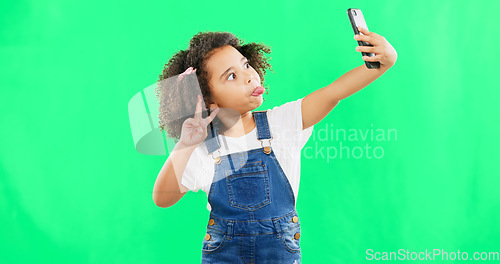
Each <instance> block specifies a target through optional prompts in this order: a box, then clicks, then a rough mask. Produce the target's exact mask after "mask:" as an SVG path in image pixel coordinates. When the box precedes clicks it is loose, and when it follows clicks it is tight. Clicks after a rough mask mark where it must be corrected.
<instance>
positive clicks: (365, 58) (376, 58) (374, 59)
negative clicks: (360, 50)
mask: <svg viewBox="0 0 500 264" xmlns="http://www.w3.org/2000/svg"><path fill="white" fill-rule="evenodd" d="M363 60H365V61H379V60H380V56H378V55H375V56H373V57H370V56H363Z"/></svg>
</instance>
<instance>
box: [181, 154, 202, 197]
mask: <svg viewBox="0 0 500 264" xmlns="http://www.w3.org/2000/svg"><path fill="white" fill-rule="evenodd" d="M202 164H203V163H202V160H201V158H200V155H199V150H198V148H196V149H195V150H194V151H193V153H192V154H191V157H190V158H189V160H188V163H187V164H186V168H185V169H184V173H183V174H182V180H181V183H182V184H183V185H184V186H186V187H187V188H188V189H189V190H191V191H193V192H198V191H199V190H200V189H201V186H200V184H199V182H200V179H199V177H200V176H202V175H203V173H204V171H203V166H202Z"/></svg>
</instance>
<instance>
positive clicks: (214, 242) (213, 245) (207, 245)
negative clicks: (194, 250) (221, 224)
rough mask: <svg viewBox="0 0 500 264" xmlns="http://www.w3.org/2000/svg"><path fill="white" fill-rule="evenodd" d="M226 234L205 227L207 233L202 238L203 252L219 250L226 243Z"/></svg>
mask: <svg viewBox="0 0 500 264" xmlns="http://www.w3.org/2000/svg"><path fill="white" fill-rule="evenodd" d="M226 238H227V235H226V234H225V233H223V232H221V231H218V230H214V229H211V228H207V234H206V235H205V237H204V238H203V248H202V252H203V253H209V254H210V253H216V252H218V251H220V250H221V249H222V248H223V247H224V244H225V243H226Z"/></svg>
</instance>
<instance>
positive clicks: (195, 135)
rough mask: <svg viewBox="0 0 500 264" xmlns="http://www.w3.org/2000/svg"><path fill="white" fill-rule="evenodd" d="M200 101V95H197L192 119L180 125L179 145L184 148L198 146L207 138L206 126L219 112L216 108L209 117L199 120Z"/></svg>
mask: <svg viewBox="0 0 500 264" xmlns="http://www.w3.org/2000/svg"><path fill="white" fill-rule="evenodd" d="M201 101H202V99H201V95H198V103H197V104H196V111H195V113H194V117H191V118H188V119H186V120H185V121H184V123H183V124H182V128H181V137H180V139H179V143H181V144H183V145H184V146H198V145H200V144H201V143H202V142H203V141H204V140H205V139H206V138H207V135H208V132H207V126H208V124H210V122H212V120H213V119H214V118H215V116H216V115H217V113H218V112H219V107H217V108H215V109H214V110H213V111H212V113H211V114H210V116H207V117H206V118H201Z"/></svg>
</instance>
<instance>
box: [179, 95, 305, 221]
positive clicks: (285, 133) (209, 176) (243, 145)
mask: <svg viewBox="0 0 500 264" xmlns="http://www.w3.org/2000/svg"><path fill="white" fill-rule="evenodd" d="M302 99H304V98H300V99H298V100H296V101H291V102H287V103H285V104H283V105H280V106H275V107H274V108H273V109H268V110H267V120H268V123H269V127H270V130H271V136H272V137H273V139H272V140H271V148H272V149H273V151H274V154H275V155H276V159H277V160H278V162H279V164H280V165H281V168H282V169H283V172H284V173H285V175H286V176H287V178H288V181H289V182H290V185H291V186H292V189H293V193H294V195H295V203H297V195H298V192H299V182H300V151H301V149H302V148H303V147H304V145H305V144H306V142H307V140H308V139H309V137H310V136H311V134H312V130H313V127H314V126H310V127H308V128H307V129H305V130H302V109H301V103H302ZM219 141H220V145H221V147H220V155H221V156H224V155H227V154H231V153H235V152H240V151H247V150H251V149H257V148H262V145H261V142H260V141H259V140H258V139H257V128H254V129H253V130H252V131H251V132H250V133H248V134H246V135H244V136H241V137H237V138H235V137H226V136H223V135H219ZM263 142H264V146H269V141H268V140H267V139H264V140H263ZM217 155H218V152H217V151H215V153H214V156H217ZM214 169H215V161H214V159H213V158H212V157H211V156H210V155H208V151H207V146H206V144H205V143H202V144H200V145H199V146H198V147H196V149H194V151H193V153H192V154H191V157H190V158H189V161H188V163H187V165H186V168H185V169H184V174H183V175H182V182H181V183H182V184H183V185H184V186H186V188H188V189H189V190H191V191H193V192H198V190H200V189H202V190H203V191H205V193H206V194H207V198H208V194H209V192H210V186H211V184H212V181H213V177H214ZM207 209H208V210H209V211H211V207H210V203H207Z"/></svg>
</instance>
